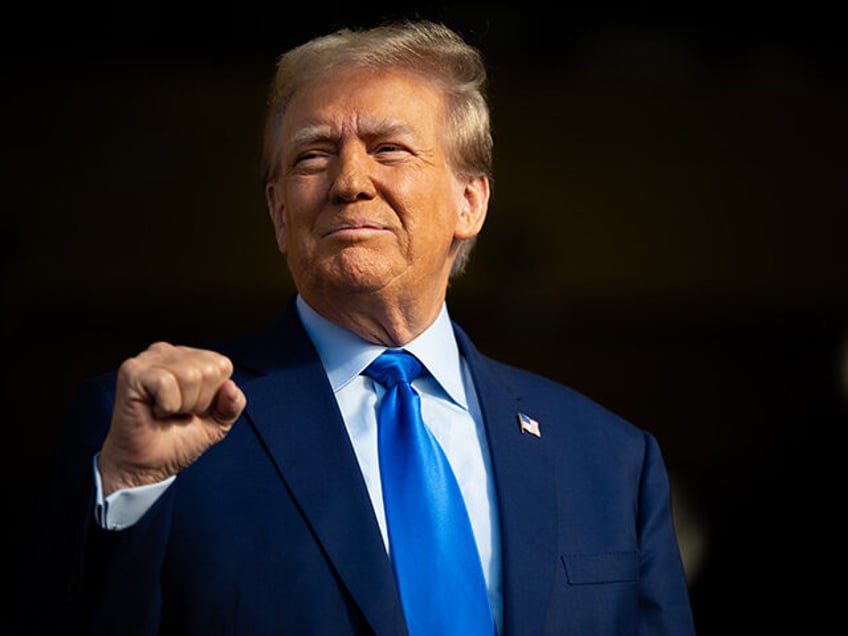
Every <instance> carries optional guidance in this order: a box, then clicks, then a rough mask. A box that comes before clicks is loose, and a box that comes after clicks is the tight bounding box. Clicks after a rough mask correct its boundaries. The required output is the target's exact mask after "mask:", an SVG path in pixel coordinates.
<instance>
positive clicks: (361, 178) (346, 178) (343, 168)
mask: <svg viewBox="0 0 848 636" xmlns="http://www.w3.org/2000/svg"><path fill="white" fill-rule="evenodd" d="M337 161H338V164H337V165H338V168H337V171H336V175H335V178H334V179H333V184H332V187H331V188H330V199H331V200H332V201H333V203H353V202H354V201H364V200H368V199H372V198H374V196H375V195H376V190H375V189H374V182H373V181H372V180H371V175H370V173H369V164H370V157H369V155H368V153H367V152H366V151H365V149H362V148H355V147H351V146H346V147H345V148H344V149H343V150H342V151H341V152H340V153H339V156H338V160H337Z"/></svg>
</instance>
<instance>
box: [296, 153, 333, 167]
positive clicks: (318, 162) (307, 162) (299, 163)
mask: <svg viewBox="0 0 848 636" xmlns="http://www.w3.org/2000/svg"><path fill="white" fill-rule="evenodd" d="M329 159H330V153H329V152H327V151H325V150H305V151H303V152H301V153H300V154H297V155H295V157H294V160H293V161H292V168H293V169H294V170H296V171H307V172H312V171H318V170H322V169H323V168H324V167H325V166H326V165H327V162H328V161H329Z"/></svg>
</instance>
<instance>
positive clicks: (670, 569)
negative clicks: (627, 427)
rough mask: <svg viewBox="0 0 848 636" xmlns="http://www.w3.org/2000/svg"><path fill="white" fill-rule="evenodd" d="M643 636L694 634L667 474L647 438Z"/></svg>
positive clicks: (642, 503) (642, 497)
mask: <svg viewBox="0 0 848 636" xmlns="http://www.w3.org/2000/svg"><path fill="white" fill-rule="evenodd" d="M639 545H640V562H639V574H640V576H639V609H638V617H639V618H638V621H639V629H638V633H639V634H640V635H657V636H659V635H663V636H686V635H689V634H694V633H695V628H694V622H693V618H692V611H691V606H690V604H689V593H688V589H687V586H686V577H685V573H684V571H683V563H682V561H681V558H680V550H679V547H678V544H677V538H676V535H675V531H674V521H673V517H672V510H671V491H670V484H669V479H668V473H667V471H666V468H665V465H664V463H663V460H662V456H661V454H660V449H659V445H658V444H657V441H656V439H654V437H653V436H652V435H651V434H650V433H647V432H646V433H645V461H644V465H643V471H642V479H641V483H640V489H639Z"/></svg>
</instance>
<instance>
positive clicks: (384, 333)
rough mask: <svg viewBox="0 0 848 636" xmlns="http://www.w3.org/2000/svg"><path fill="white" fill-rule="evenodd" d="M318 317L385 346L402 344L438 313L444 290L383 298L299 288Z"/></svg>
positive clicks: (377, 295)
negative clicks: (341, 295)
mask: <svg viewBox="0 0 848 636" xmlns="http://www.w3.org/2000/svg"><path fill="white" fill-rule="evenodd" d="M301 295H302V296H303V299H304V300H305V301H306V302H307V303H308V304H309V306H310V307H312V309H314V310H315V311H316V312H317V313H318V314H320V315H321V316H322V317H324V318H326V319H327V320H329V321H330V322H332V323H334V324H336V325H338V326H340V327H343V328H345V329H347V330H349V331H352V332H353V333H355V334H356V335H358V336H359V337H360V338H362V339H364V340H367V341H368V342H373V343H374V344H379V345H383V346H385V347H402V346H404V345H405V344H407V343H408V342H410V341H411V340H413V339H415V338H416V337H417V336H419V335H420V334H421V333H423V332H424V330H426V329H427V327H429V326H430V325H432V324H433V322H434V321H435V320H436V318H437V317H438V315H439V312H440V311H441V309H442V305H443V304H444V301H445V293H444V292H443V293H441V294H436V295H434V296H433V297H431V298H420V297H418V298H404V299H401V298H397V297H391V298H386V297H384V296H383V295H382V294H379V293H355V292H354V293H349V294H346V295H344V296H343V297H339V296H337V295H326V296H325V295H321V294H309V293H304V292H301Z"/></svg>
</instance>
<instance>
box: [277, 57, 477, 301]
mask: <svg viewBox="0 0 848 636" xmlns="http://www.w3.org/2000/svg"><path fill="white" fill-rule="evenodd" d="M443 112H444V103H443V97H442V95H441V93H439V92H438V91H437V90H436V88H435V87H434V85H433V84H431V83H430V82H428V81H427V80H425V79H422V78H421V77H419V76H417V75H414V74H411V73H404V72H400V71H381V72H374V71H370V72H369V71H361V70H358V71H350V70H347V71H345V70H342V71H340V72H336V73H335V74H333V75H332V76H331V77H328V78H323V79H321V80H317V81H313V82H311V83H309V84H307V85H306V86H305V87H303V88H302V89H301V90H300V91H298V92H297V93H296V94H295V96H294V97H293V99H292V101H291V102H290V104H289V106H288V108H287V110H286V113H285V116H284V119H283V123H282V129H281V139H280V143H281V144H282V153H281V156H282V165H281V170H280V177H279V179H278V180H277V181H276V182H275V183H273V184H270V185H269V186H268V188H267V195H268V204H269V208H270V212H271V216H272V219H273V221H274V226H275V228H276V232H277V242H278V245H279V247H280V251H282V252H283V253H284V254H286V256H287V259H288V263H289V269H290V270H291V273H292V277H293V279H294V282H295V284H296V286H297V288H298V290H299V291H300V292H301V293H302V294H303V295H304V296H305V297H306V298H307V300H309V299H310V298H313V299H315V298H318V297H319V295H321V296H323V297H324V298H332V299H338V298H339V294H345V293H350V292H369V293H370V292H379V293H382V294H387V295H388V297H393V296H392V295H393V294H394V295H397V297H398V298H405V297H411V298H418V299H419V300H420V299H422V298H425V299H427V302H428V303H429V302H432V303H438V304H441V300H442V299H443V297H444V292H445V289H446V287H447V281H448V277H449V273H450V267H451V263H452V261H453V257H454V255H455V250H456V245H455V239H467V238H470V237H472V236H474V235H475V234H477V232H479V230H480V227H481V226H482V224H483V220H484V218H485V213H486V207H487V204H488V195H489V189H488V182H487V180H486V178H485V177H477V178H464V177H459V176H457V175H455V174H454V171H453V170H452V168H451V166H450V165H449V160H448V156H447V154H446V148H445V143H444V134H443V123H442V122H443V120H444V119H443Z"/></svg>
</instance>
